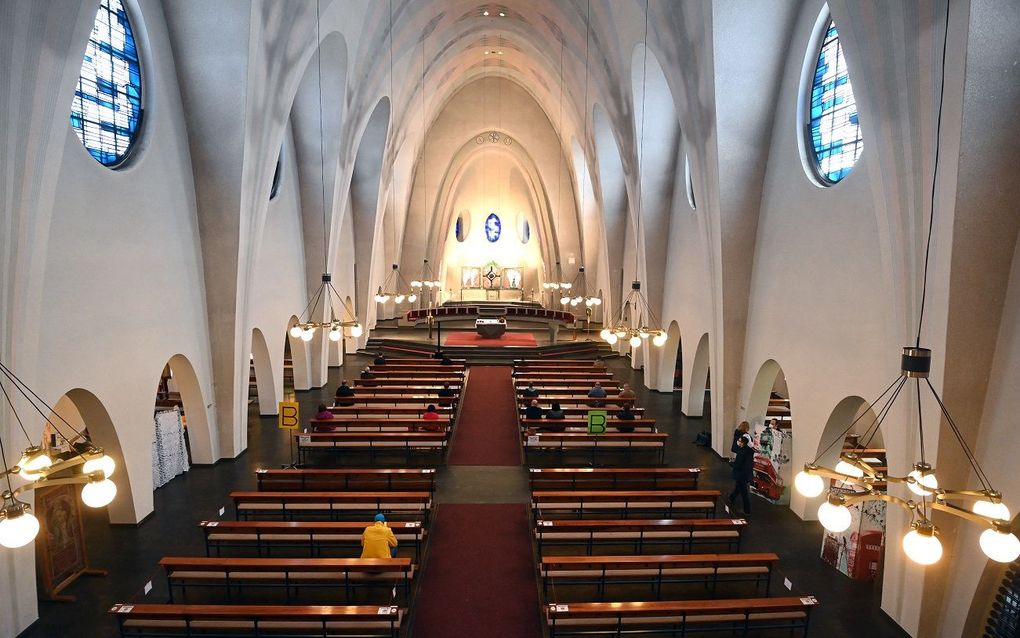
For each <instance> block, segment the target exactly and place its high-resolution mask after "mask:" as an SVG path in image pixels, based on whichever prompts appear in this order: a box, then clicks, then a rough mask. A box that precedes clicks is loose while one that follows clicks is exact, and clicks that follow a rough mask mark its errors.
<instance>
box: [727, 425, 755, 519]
mask: <svg viewBox="0 0 1020 638" xmlns="http://www.w3.org/2000/svg"><path fill="white" fill-rule="evenodd" d="M736 454H737V456H736V458H734V459H733V480H734V487H733V492H731V493H730V497H729V498H728V499H726V501H727V502H728V503H729V504H730V506H732V505H733V502H734V500H735V499H736V498H737V495H738V494H739V495H740V500H741V502H742V503H743V505H744V514H750V513H751V497H750V495H749V494H748V493H747V488H748V486H749V485H750V484H751V479H752V478H754V448H752V447H751V443H750V440H749V439H748V438H747V437H743V436H741V437H739V438H738V439H737V452H736Z"/></svg>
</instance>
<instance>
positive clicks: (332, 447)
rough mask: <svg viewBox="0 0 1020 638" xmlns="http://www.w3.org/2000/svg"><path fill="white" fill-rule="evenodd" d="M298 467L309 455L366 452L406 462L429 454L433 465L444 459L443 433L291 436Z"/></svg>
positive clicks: (445, 441)
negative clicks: (393, 454) (395, 456)
mask: <svg viewBox="0 0 1020 638" xmlns="http://www.w3.org/2000/svg"><path fill="white" fill-rule="evenodd" d="M293 436H294V439H295V441H296V443H297V456H298V464H299V465H305V464H306V460H307V458H308V456H309V454H315V453H328V454H337V453H351V452H368V453H369V459H370V460H371V459H372V458H374V457H375V455H376V454H377V453H379V452H403V453H404V455H405V457H406V459H407V461H408V462H410V461H411V460H412V457H413V455H414V454H415V453H417V452H430V453H432V454H433V455H434V456H435V458H434V459H433V461H435V462H443V461H444V460H445V458H446V446H447V442H448V439H447V435H446V433H445V432H307V433H304V432H295V433H294V435H293Z"/></svg>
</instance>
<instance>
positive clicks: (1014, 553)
mask: <svg viewBox="0 0 1020 638" xmlns="http://www.w3.org/2000/svg"><path fill="white" fill-rule="evenodd" d="M978 543H979V544H980V545H981V551H983V552H984V553H985V556H987V557H988V558H991V559H992V560H994V561H996V562H999V563H1012V562H1013V561H1015V560H1016V559H1017V557H1020V539H1018V538H1017V537H1016V534H1010V533H1008V532H1000V531H999V530H997V529H986V530H985V531H984V532H982V533H981V538H979V539H978Z"/></svg>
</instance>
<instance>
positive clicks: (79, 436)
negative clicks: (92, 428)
mask: <svg viewBox="0 0 1020 638" xmlns="http://www.w3.org/2000/svg"><path fill="white" fill-rule="evenodd" d="M5 380H6V382H7V383H6V384H5V383H4V381H5ZM8 385H10V386H11V387H12V388H13V389H14V390H15V391H16V392H17V394H20V395H21V396H22V398H23V399H24V400H26V401H28V404H29V405H30V406H32V408H33V409H34V410H35V411H36V412H38V413H39V415H40V416H41V417H42V419H43V420H44V421H45V422H46V423H47V424H48V425H49V426H50V427H51V428H52V430H53V432H54V433H55V436H57V437H60V438H61V439H63V440H64V442H65V443H66V445H67V450H66V451H62V450H58V449H56V448H51V449H44V448H42V447H39V446H36V445H34V444H32V442H31V437H29V435H28V431H27V430H26V429H25V425H24V423H23V422H22V420H21V416H20V415H19V414H18V410H17V407H16V406H15V405H14V401H13V400H12V398H11V394H10V393H9V392H8V389H7V386H8ZM0 391H2V393H3V396H4V399H5V401H6V403H7V405H8V406H9V407H10V409H11V413H12V414H13V415H14V419H15V421H17V423H18V426H19V427H20V428H21V431H22V433H23V434H24V435H25V439H26V440H27V441H28V442H29V446H28V447H27V448H26V449H25V452H24V453H23V454H22V456H21V458H20V459H19V460H18V463H17V465H14V466H13V467H10V466H8V465H7V450H6V448H5V447H4V442H3V439H2V438H0V462H2V463H3V466H2V467H0V471H2V473H0V479H2V480H4V481H5V482H6V483H7V487H6V489H3V490H2V491H0V545H2V546H4V547H7V548H11V549H15V548H18V547H22V546H24V545H27V544H28V543H30V542H32V540H34V539H35V537H36V535H37V534H38V533H39V520H38V519H37V518H36V517H35V515H34V514H32V507H31V506H30V505H29V504H28V503H25V502H24V501H22V500H21V499H19V498H18V497H19V496H21V495H23V494H24V493H26V492H28V491H31V490H35V489H38V488H41V487H54V486H57V485H82V486H83V487H82V491H81V499H82V501H83V502H84V503H85V504H86V505H88V506H89V507H106V506H107V505H109V504H110V503H111V502H113V499H114V497H116V495H117V486H116V484H114V482H113V481H111V480H110V477H111V476H113V473H114V471H115V470H116V468H117V464H116V463H115V462H114V460H113V459H112V458H111V457H110V456H109V455H107V454H106V453H105V452H103V449H102V448H101V447H99V446H97V445H95V444H94V443H93V442H92V440H91V439H90V438H89V436H88V435H87V434H86V433H85V432H80V431H78V430H77V429H75V427H74V426H72V425H71V424H70V423H68V422H67V420H66V419H64V418H63V417H62V416H60V414H59V413H57V411H56V410H54V409H53V407H52V406H50V405H49V404H47V403H46V402H45V401H43V400H42V398H41V397H40V396H39V395H38V394H36V392H35V391H34V390H32V389H31V388H30V387H28V385H26V384H25V382H24V381H22V380H21V379H20V378H19V377H18V376H17V375H16V374H14V372H13V371H12V370H11V369H10V368H8V367H7V366H6V365H5V364H3V363H2V362H0ZM48 415H53V416H54V417H55V418H56V420H58V421H60V422H62V423H63V424H64V425H65V426H66V427H67V428H68V429H69V430H70V431H72V432H74V434H75V436H74V438H72V439H67V438H66V437H65V436H64V434H63V432H61V430H60V429H59V428H58V427H57V426H56V425H55V424H54V423H53V421H51V420H50V417H49V416H48ZM12 475H17V476H19V477H20V478H22V479H24V480H25V481H27V483H25V484H24V485H21V486H19V487H17V488H15V487H14V485H13V483H12V481H11V476H12Z"/></svg>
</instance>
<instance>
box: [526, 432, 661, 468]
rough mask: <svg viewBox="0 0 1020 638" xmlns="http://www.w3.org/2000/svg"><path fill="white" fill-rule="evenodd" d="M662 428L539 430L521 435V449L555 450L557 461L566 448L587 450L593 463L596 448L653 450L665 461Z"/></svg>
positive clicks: (633, 450)
mask: <svg viewBox="0 0 1020 638" xmlns="http://www.w3.org/2000/svg"><path fill="white" fill-rule="evenodd" d="M668 438H669V435H668V434H666V433H665V432H607V433H605V434H586V433H581V432H540V433H536V434H525V435H524V437H523V439H524V441H523V444H524V452H525V454H527V453H528V452H533V451H545V452H549V451H552V452H556V453H557V454H558V458H559V459H560V461H562V460H563V458H564V454H565V453H566V452H577V451H582V452H590V453H591V454H590V459H589V461H590V462H591V463H592V464H593V465H594V464H596V463H597V462H598V454H599V451H600V450H601V451H603V452H607V451H608V452H621V451H622V452H628V453H630V452H635V451H638V452H652V453H653V454H655V460H656V462H657V463H658V464H659V465H663V464H664V462H665V454H666V440H667V439H668Z"/></svg>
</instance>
